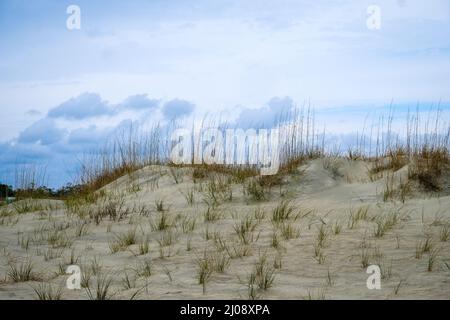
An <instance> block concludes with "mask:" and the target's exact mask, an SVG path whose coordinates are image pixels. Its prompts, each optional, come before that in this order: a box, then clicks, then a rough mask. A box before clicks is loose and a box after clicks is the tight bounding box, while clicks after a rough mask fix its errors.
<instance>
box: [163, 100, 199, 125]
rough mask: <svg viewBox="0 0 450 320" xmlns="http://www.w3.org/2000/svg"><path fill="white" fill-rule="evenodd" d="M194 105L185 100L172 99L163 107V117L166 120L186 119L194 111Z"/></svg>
mask: <svg viewBox="0 0 450 320" xmlns="http://www.w3.org/2000/svg"><path fill="white" fill-rule="evenodd" d="M194 108H195V105H194V104H192V103H191V102H189V101H186V100H180V99H174V100H171V101H168V102H166V103H165V104H164V106H163V110H162V112H163V115H164V117H165V118H166V119H168V120H173V119H178V118H183V117H187V116H189V115H190V114H192V112H193V111H194Z"/></svg>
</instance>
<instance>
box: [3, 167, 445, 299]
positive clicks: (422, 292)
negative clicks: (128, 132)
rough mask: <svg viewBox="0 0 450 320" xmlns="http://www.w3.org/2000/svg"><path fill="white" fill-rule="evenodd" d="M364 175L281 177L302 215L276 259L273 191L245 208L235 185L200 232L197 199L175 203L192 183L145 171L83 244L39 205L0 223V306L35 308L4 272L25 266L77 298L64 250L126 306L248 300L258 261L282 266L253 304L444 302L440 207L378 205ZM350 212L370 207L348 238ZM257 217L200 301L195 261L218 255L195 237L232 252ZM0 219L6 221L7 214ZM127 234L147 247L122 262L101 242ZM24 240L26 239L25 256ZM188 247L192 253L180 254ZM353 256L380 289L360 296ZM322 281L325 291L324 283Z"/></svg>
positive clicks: (424, 201)
mask: <svg viewBox="0 0 450 320" xmlns="http://www.w3.org/2000/svg"><path fill="white" fill-rule="evenodd" d="M369 167H370V164H369V163H365V162H362V161H348V160H345V159H337V160H329V159H328V160H323V159H321V160H314V161H311V162H309V163H308V164H307V165H305V166H302V167H300V168H299V169H298V173H295V174H293V175H291V176H288V177H286V178H285V180H286V181H285V182H286V184H285V185H283V186H282V187H281V193H282V194H283V198H285V199H292V204H293V205H294V206H295V208H296V210H300V212H301V213H305V212H308V210H312V211H311V213H310V214H309V215H307V216H306V217H303V218H299V219H297V220H296V221H291V222H290V224H291V226H292V227H293V228H298V230H299V231H300V236H299V237H298V238H294V239H290V240H285V239H283V237H282V236H281V235H279V239H280V241H281V247H282V248H278V249H275V248H273V247H272V246H271V243H272V234H273V230H274V226H273V224H272V222H271V217H272V210H273V208H274V207H276V206H277V205H278V204H279V203H280V201H281V200H282V199H283V198H281V197H280V188H279V187H278V186H275V187H273V189H272V191H271V194H270V197H269V199H267V200H264V201H254V200H251V199H250V198H249V197H248V196H244V195H243V186H242V184H238V183H235V184H233V185H232V190H233V199H232V201H225V202H223V203H221V205H220V206H219V207H218V210H221V211H222V212H223V217H222V218H221V219H219V220H218V221H215V222H209V223H205V222H204V217H203V213H204V212H205V210H206V207H207V206H206V204H205V203H204V201H203V200H202V199H203V198H204V196H205V195H204V192H199V191H197V192H195V203H194V205H192V206H190V205H188V204H187V201H186V200H185V198H184V197H183V196H182V194H181V192H180V191H182V192H186V190H188V189H190V188H192V187H194V186H195V187H196V188H197V190H198V188H200V185H201V184H200V182H197V183H196V184H194V183H193V180H192V172H191V171H192V169H179V170H178V171H179V173H180V175H182V179H183V181H182V182H180V183H178V184H177V183H175V181H174V179H173V178H172V176H171V175H170V173H169V171H168V169H167V168H164V167H161V168H160V167H148V168H145V169H143V170H140V171H139V172H136V173H135V174H134V175H133V177H128V176H126V177H122V178H120V179H119V180H118V181H116V182H115V183H113V184H111V185H109V186H107V187H106V188H105V190H106V191H107V193H109V194H113V195H114V196H113V198H114V199H119V198H120V197H121V196H120V195H123V197H125V203H126V206H127V207H128V208H130V210H132V211H133V212H132V213H131V214H129V215H128V216H127V217H126V218H125V219H123V220H121V221H119V222H111V221H109V219H107V218H106V219H104V220H103V221H102V222H101V223H100V224H99V225H96V224H95V223H94V222H93V221H90V222H88V226H87V228H88V234H86V235H82V236H77V235H76V230H77V224H78V225H79V224H80V223H81V221H82V219H80V218H79V217H77V216H69V215H68V214H67V212H66V209H65V206H64V203H63V202H59V201H51V202H48V201H43V202H45V204H46V205H48V203H52V206H51V208H47V209H46V210H40V211H37V212H29V213H22V214H14V215H12V216H10V217H3V218H0V222H2V224H1V225H0V279H1V280H0V299H35V298H36V294H35V292H34V290H33V288H36V287H37V286H38V285H39V283H40V282H39V281H26V282H13V281H12V280H11V278H10V276H9V275H8V272H9V271H10V265H11V264H13V265H16V266H19V265H20V263H22V262H24V261H28V260H29V261H31V262H32V263H33V268H34V271H35V272H36V273H38V275H39V277H40V279H41V280H42V282H45V283H51V284H52V286H53V288H54V290H57V289H58V288H59V287H60V288H61V292H62V299H87V298H88V295H87V293H86V290H85V289H81V290H69V289H67V288H66V287H65V281H66V279H67V277H68V276H67V275H61V274H59V275H58V271H59V265H60V264H61V265H62V268H65V266H66V264H67V262H68V260H69V258H70V255H71V252H72V250H73V252H74V253H75V256H79V259H78V261H77V262H76V264H77V265H79V266H80V267H81V269H82V271H83V272H90V271H89V270H90V269H92V261H96V262H97V263H98V264H99V265H101V270H100V274H101V275H103V276H107V277H110V278H111V279H112V285H111V289H110V293H111V294H113V297H112V298H114V299H129V298H131V297H132V296H133V294H135V293H136V292H137V291H139V293H138V294H137V295H136V296H135V298H136V299H247V298H248V297H249V296H248V288H247V279H248V275H249V274H250V273H251V271H252V270H253V268H254V265H255V262H257V261H258V259H259V258H260V256H262V255H264V254H266V255H267V261H268V264H269V265H270V267H272V265H273V261H274V259H275V258H276V257H281V261H282V264H281V268H278V269H276V271H275V280H274V282H273V286H272V287H271V288H269V289H268V290H260V289H258V290H257V294H258V296H259V297H261V298H268V299H303V298H307V297H311V298H314V299H319V298H325V299H450V269H449V267H450V240H447V241H441V239H440V238H441V237H440V233H441V232H442V230H444V229H443V228H444V226H445V225H449V223H450V196H448V195H447V196H446V195H445V194H444V195H441V196H431V195H430V194H426V193H424V192H419V191H418V189H416V188H414V187H413V188H412V192H411V194H409V195H408V197H407V199H406V201H405V203H402V202H401V201H400V199H398V197H396V199H394V200H389V201H387V202H384V201H383V196H382V193H383V190H384V187H385V180H384V178H381V179H378V180H375V181H373V182H371V179H369V175H368V168H369ZM406 172H407V171H406V168H403V169H401V170H399V171H398V172H397V173H396V174H395V176H394V177H395V179H396V182H395V183H398V182H399V181H400V180H401V181H405V180H404V179H406V178H405V176H406V175H405V173H406ZM206 183H207V179H205V180H204V181H203V183H202V185H203V190H206ZM133 189H134V190H133ZM160 199H161V200H164V205H165V206H166V207H168V210H167V215H168V216H169V217H170V219H171V220H173V221H175V222H174V224H175V225H176V227H172V228H171V230H172V234H176V237H177V240H176V242H175V244H173V245H172V246H169V247H164V248H163V250H164V252H169V250H170V252H171V256H170V257H164V258H161V257H160V246H159V244H158V242H157V240H159V239H160V238H161V236H162V234H163V232H162V231H152V229H151V225H150V220H152V219H154V218H155V217H157V216H159V215H160V213H159V212H157V211H156V208H155V201H156V200H160ZM41 202H42V201H41ZM142 206H146V208H147V209H148V211H149V216H141V215H139V213H138V211H139V208H141V207H142ZM360 207H368V216H369V217H368V218H366V219H365V220H361V221H359V222H358V223H357V225H356V226H355V227H354V228H350V227H349V226H348V221H349V215H350V212H351V211H353V212H356V210H357V209H358V208H360ZM257 208H260V209H261V210H263V211H265V218H264V219H263V220H262V221H261V222H260V223H259V224H258V225H257V227H256V229H255V231H254V238H255V239H256V238H257V240H256V241H254V242H253V243H251V244H250V245H249V246H250V248H251V255H249V256H245V257H242V258H233V259H231V260H230V264H229V266H228V267H227V268H226V269H225V271H224V272H223V273H220V272H213V273H212V275H211V277H210V279H209V281H208V282H207V284H206V293H205V294H204V293H203V288H202V286H201V285H199V284H198V276H197V272H198V264H197V260H198V259H200V258H202V257H203V254H204V251H205V250H208V251H209V252H212V253H214V252H217V250H218V249H217V246H216V245H215V241H214V240H213V239H210V240H205V229H206V228H207V229H208V230H209V231H210V233H213V232H214V231H216V232H219V233H220V234H221V237H222V239H225V240H226V241H227V243H228V245H229V247H230V248H231V247H232V244H237V243H238V238H237V235H236V232H235V231H234V226H235V224H236V223H237V222H239V221H240V220H241V218H243V217H245V216H246V215H247V214H252V213H253V212H254V210H255V209H257ZM0 210H3V212H4V211H5V210H6V208H4V207H3V208H1V209H0ZM391 211H395V212H399V217H401V219H400V220H399V221H398V222H397V223H396V224H395V225H393V226H392V228H390V229H389V230H387V232H386V234H385V235H384V236H382V237H375V235H374V230H375V228H376V222H375V221H376V217H380V216H382V215H386V214H388V213H389V212H391ZM184 217H191V218H196V221H197V223H196V226H195V229H194V230H193V231H192V232H188V233H183V232H182V230H181V222H182V220H183V218H184ZM370 217H374V218H373V219H371V218H370ZM374 219H375V220H374ZM336 223H337V224H340V225H341V226H342V231H341V232H340V233H339V234H334V233H333V232H332V229H333V228H332V226H333V225H335V224H336ZM322 224H323V225H324V230H327V231H328V232H329V236H328V238H327V239H326V241H325V243H324V245H323V246H322V248H321V253H322V254H323V256H324V261H320V262H321V263H319V262H318V260H319V259H318V258H317V257H315V248H314V244H315V243H317V240H316V239H317V234H318V230H319V227H320V225H322ZM55 229H56V230H58V229H61V230H62V231H59V233H61V234H65V236H67V237H69V238H70V239H72V240H73V243H72V244H71V246H70V247H69V246H67V247H65V248H64V247H62V248H54V249H49V248H51V246H50V245H49V243H48V241H47V240H46V238H48V235H49V234H52V232H53V233H54V232H55ZM130 229H136V234H137V241H138V243H139V242H140V241H141V239H143V238H144V235H146V236H147V237H148V238H149V239H150V241H149V246H150V247H149V252H148V253H147V254H144V255H139V254H138V253H139V245H138V244H134V245H131V246H129V247H128V249H127V250H124V251H119V252H116V253H112V252H111V250H110V243H111V242H112V240H113V239H114V236H115V235H119V234H123V233H125V232H127V231H128V230H130ZM258 235H259V237H257V236H258ZM427 237H428V238H429V239H430V240H431V241H432V244H433V247H432V250H431V252H425V253H423V255H422V256H421V257H420V258H416V257H415V255H416V246H417V245H418V243H419V242H420V241H424V240H425V239H426V238H427ZM26 239H30V240H29V244H28V248H26V245H25V242H26ZM20 242H22V245H21V243H20ZM188 242H189V243H190V244H191V250H189V251H188V250H187V247H188V245H187V243H188ZM55 246H57V245H55ZM364 246H365V247H366V248H364ZM58 251H62V253H61V256H60V257H54V258H53V259H49V260H47V261H46V259H45V257H44V253H50V252H52V253H53V254H55V255H57V254H56V253H58ZM363 252H368V253H369V254H370V259H369V261H370V264H378V265H381V267H382V270H383V272H384V273H385V275H386V276H385V277H384V279H382V280H381V289H380V290H369V289H368V288H367V286H366V280H367V278H368V276H369V275H368V274H366V269H365V268H363V267H362V266H361V255H362V253H363ZM377 253H378V255H377ZM430 255H431V256H433V255H434V256H435V262H434V264H433V268H432V270H431V271H428V264H429V260H430ZM224 256H226V254H224ZM145 260H147V261H151V263H152V275H151V276H149V277H145V276H139V275H137V274H136V272H135V271H134V270H135V269H136V267H137V265H139V264H140V263H142V262H143V261H145ZM445 263H447V264H448V267H447V266H446V264H445ZM328 272H329V273H330V275H331V279H332V283H331V285H330V283H328V281H327V275H328ZM126 274H127V275H128V276H129V278H131V283H132V288H130V289H127V288H125V286H124V278H125V275H126ZM95 282H96V277H95V276H92V279H91V287H92V291H94V292H95V289H94V286H95Z"/></svg>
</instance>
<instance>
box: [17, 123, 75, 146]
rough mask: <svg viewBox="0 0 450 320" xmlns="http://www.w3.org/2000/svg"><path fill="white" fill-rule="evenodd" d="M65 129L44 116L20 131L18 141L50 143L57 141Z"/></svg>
mask: <svg viewBox="0 0 450 320" xmlns="http://www.w3.org/2000/svg"><path fill="white" fill-rule="evenodd" d="M66 132H67V131H66V130H65V129H60V128H58V127H57V126H56V124H55V121H54V120H53V119H50V118H44V119H41V120H38V121H36V122H35V123H33V124H32V125H31V126H29V127H28V128H26V129H25V130H24V131H22V132H21V133H20V135H19V140H18V141H19V143H36V142H40V144H42V145H50V144H53V143H56V142H58V141H59V140H61V138H62V137H63V136H64V134H65V133H66Z"/></svg>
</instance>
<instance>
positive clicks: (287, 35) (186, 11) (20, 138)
mask: <svg viewBox="0 0 450 320" xmlns="http://www.w3.org/2000/svg"><path fill="white" fill-rule="evenodd" d="M70 5H77V6H78V7H79V8H80V21H81V23H80V29H73V30H70V29H68V28H67V19H68V18H70V16H71V14H70V13H69V14H68V13H67V8H68V7H69V6H70ZM371 5H375V6H376V8H377V9H379V19H377V20H376V23H375V24H373V21H374V20H373V19H376V18H377V17H378V16H377V15H376V14H375V13H374V11H371V10H370V8H371V7H370V6H371ZM374 26H375V27H374ZM378 27H379V28H378ZM449 75H450V2H449V1H448V0H429V1H421V0H370V1H366V0H361V1H347V0H328V1H326V0H324V1H305V0H280V1H269V0H239V1H238V0H200V1H192V0H172V1H171V0H162V1H159V0H145V1H144V0H142V1H139V0H130V1H99V0H90V1H84V0H83V1H81V0H71V1H64V0H62V1H61V0H35V1H25V0H2V1H0V180H9V181H10V180H11V177H12V175H13V168H14V167H15V166H17V164H25V163H30V162H35V163H45V164H46V165H47V166H48V167H49V168H50V169H51V170H50V171H51V174H52V175H53V178H51V182H50V184H51V185H53V186H56V185H61V184H62V183H64V182H67V181H69V180H70V178H71V177H72V176H73V175H74V170H75V169H74V166H75V165H76V164H77V157H78V156H79V154H80V153H82V152H84V151H86V150H88V149H89V148H91V149H92V148H95V147H96V145H97V144H99V143H101V142H102V141H104V139H106V137H107V136H108V135H110V134H112V133H113V132H115V131H117V130H118V129H120V128H123V127H125V126H126V125H127V124H129V123H134V122H136V123H138V124H142V125H144V124H149V123H154V122H164V121H166V122H167V121H172V120H173V119H187V118H195V117H201V115H202V114H205V113H218V114H221V116H223V117H225V118H227V117H229V118H230V119H234V120H235V121H237V122H238V123H242V124H245V123H246V122H248V121H249V120H250V119H251V120H252V121H258V120H260V121H270V119H272V118H273V117H274V116H275V114H276V113H277V112H278V111H279V110H280V109H283V108H291V107H292V106H293V105H304V104H305V103H307V104H308V105H309V104H310V105H312V106H313V107H314V108H316V109H317V110H318V112H322V114H323V118H324V119H325V120H324V121H331V119H334V120H336V119H337V118H339V119H338V120H339V121H337V123H338V124H337V125H335V126H334V127H333V126H332V125H331V124H329V125H327V127H329V128H330V127H333V128H334V129H335V130H340V131H342V132H343V133H350V132H349V130H350V129H351V128H354V126H352V125H349V124H351V123H352V122H354V121H356V120H355V119H354V118H353V117H352V113H351V112H355V110H358V111H359V112H361V111H362V110H365V111H367V112H370V111H371V110H372V109H376V108H379V107H383V106H386V105H389V104H390V103H392V102H393V103H394V104H395V105H398V106H400V107H404V106H409V105H411V106H413V107H415V106H416V104H417V103H418V102H419V103H420V105H423V106H426V107H427V108H428V107H429V106H430V105H432V104H438V103H440V105H441V106H442V107H443V108H447V109H450V108H449V103H450V90H449V88H450V76H449ZM346 108H347V109H346ZM355 108H356V109H355ZM321 110H322V111H321ZM343 110H344V111H343ZM345 110H347V111H345ZM349 110H352V111H349ZM327 116H328V118H327ZM445 116H448V113H447V114H445ZM358 121H359V120H358Z"/></svg>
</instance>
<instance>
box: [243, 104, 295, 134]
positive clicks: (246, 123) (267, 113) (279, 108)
mask: <svg viewBox="0 0 450 320" xmlns="http://www.w3.org/2000/svg"><path fill="white" fill-rule="evenodd" d="M294 108H295V104H294V101H293V100H292V99H291V98H290V97H282V98H280V97H273V98H272V99H270V100H269V102H267V104H266V105H265V106H263V107H261V108H258V109H248V108H244V109H243V110H242V111H241V113H240V114H239V116H238V118H237V119H236V126H238V127H240V128H251V127H255V126H258V127H259V128H264V127H271V126H273V125H274V124H275V123H277V122H278V121H279V120H280V118H282V117H283V115H286V114H288V113H289V112H292V111H293V110H294Z"/></svg>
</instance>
